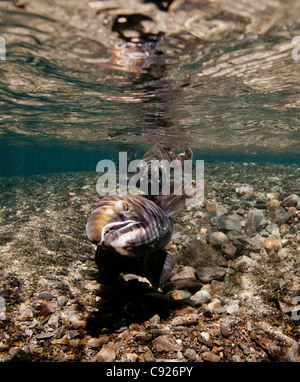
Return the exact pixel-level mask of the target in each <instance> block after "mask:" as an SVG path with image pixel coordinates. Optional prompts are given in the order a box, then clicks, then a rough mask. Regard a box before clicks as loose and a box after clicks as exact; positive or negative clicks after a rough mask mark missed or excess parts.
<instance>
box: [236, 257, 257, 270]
mask: <svg viewBox="0 0 300 382" xmlns="http://www.w3.org/2000/svg"><path fill="white" fill-rule="evenodd" d="M252 264H253V260H252V259H250V257H248V256H245V255H244V256H240V257H238V258H237V259H236V260H235V261H234V264H233V267H234V269H235V270H236V271H245V270H246V269H248V268H249V267H250V266H251V265H252Z"/></svg>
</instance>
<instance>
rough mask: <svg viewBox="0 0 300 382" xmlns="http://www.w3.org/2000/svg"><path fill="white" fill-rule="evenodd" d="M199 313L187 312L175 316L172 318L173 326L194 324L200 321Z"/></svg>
mask: <svg viewBox="0 0 300 382" xmlns="http://www.w3.org/2000/svg"><path fill="white" fill-rule="evenodd" d="M198 318H199V316H198V314H196V313H190V314H186V315H184V316H177V317H175V318H173V320H172V325H173V326H182V325H183V326H188V325H193V324H196V323H197V322H198Z"/></svg>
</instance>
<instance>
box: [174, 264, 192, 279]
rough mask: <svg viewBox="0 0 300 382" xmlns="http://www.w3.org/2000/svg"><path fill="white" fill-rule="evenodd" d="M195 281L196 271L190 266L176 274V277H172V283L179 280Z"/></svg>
mask: <svg viewBox="0 0 300 382" xmlns="http://www.w3.org/2000/svg"><path fill="white" fill-rule="evenodd" d="M187 279H190V280H195V279H196V275H195V269H194V268H193V267H190V266H185V267H183V269H182V270H181V271H180V272H178V273H176V274H175V275H174V276H172V277H171V281H178V280H187Z"/></svg>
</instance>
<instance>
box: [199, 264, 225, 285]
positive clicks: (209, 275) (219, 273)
mask: <svg viewBox="0 0 300 382" xmlns="http://www.w3.org/2000/svg"><path fill="white" fill-rule="evenodd" d="M196 274H197V277H198V279H199V280H200V281H201V282H203V283H208V282H210V281H212V280H220V279H223V278H224V276H225V275H226V269H225V268H222V267H203V268H196Z"/></svg>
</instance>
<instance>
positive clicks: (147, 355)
mask: <svg viewBox="0 0 300 382" xmlns="http://www.w3.org/2000/svg"><path fill="white" fill-rule="evenodd" d="M144 360H145V362H155V361H156V358H155V357H154V355H153V353H152V351H151V350H150V349H149V348H147V350H146V351H145V353H144Z"/></svg>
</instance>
